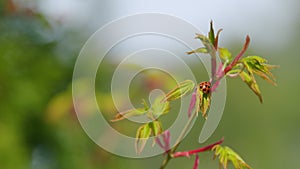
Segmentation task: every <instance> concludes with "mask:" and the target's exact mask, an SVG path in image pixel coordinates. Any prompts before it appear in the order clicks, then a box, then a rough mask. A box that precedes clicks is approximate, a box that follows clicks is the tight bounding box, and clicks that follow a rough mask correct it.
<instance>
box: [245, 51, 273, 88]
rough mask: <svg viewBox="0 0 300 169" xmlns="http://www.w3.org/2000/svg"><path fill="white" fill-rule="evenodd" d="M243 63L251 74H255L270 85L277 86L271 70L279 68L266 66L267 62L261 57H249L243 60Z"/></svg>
mask: <svg viewBox="0 0 300 169" xmlns="http://www.w3.org/2000/svg"><path fill="white" fill-rule="evenodd" d="M241 62H242V63H243V64H244V65H245V67H246V69H247V70H248V71H249V72H251V73H255V74H257V75H258V76H260V77H261V78H263V79H264V80H266V81H268V82H269V83H271V84H273V85H276V83H275V78H274V76H273V74H272V73H271V70H272V69H273V68H276V67H278V66H275V65H269V64H266V63H267V60H266V59H264V58H262V57H259V56H248V57H245V58H243V59H242V60H241Z"/></svg>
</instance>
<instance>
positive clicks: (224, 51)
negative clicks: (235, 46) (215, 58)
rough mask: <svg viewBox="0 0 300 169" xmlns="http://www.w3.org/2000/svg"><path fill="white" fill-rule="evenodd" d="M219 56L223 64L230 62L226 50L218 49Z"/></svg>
mask: <svg viewBox="0 0 300 169" xmlns="http://www.w3.org/2000/svg"><path fill="white" fill-rule="evenodd" d="M218 51H219V55H220V57H221V59H223V60H224V61H225V62H231V60H232V55H231V53H230V52H229V50H228V49H226V48H219V50H218Z"/></svg>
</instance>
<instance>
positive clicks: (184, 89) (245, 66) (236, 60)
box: [112, 22, 277, 169]
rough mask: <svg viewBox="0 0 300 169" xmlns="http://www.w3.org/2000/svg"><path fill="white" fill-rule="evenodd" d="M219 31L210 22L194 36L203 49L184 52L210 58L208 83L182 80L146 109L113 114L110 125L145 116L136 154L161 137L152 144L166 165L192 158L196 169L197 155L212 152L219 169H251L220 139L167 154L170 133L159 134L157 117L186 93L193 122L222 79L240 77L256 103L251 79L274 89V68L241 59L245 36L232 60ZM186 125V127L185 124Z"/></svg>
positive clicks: (250, 58)
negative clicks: (230, 168) (229, 166)
mask: <svg viewBox="0 0 300 169" xmlns="http://www.w3.org/2000/svg"><path fill="white" fill-rule="evenodd" d="M221 31H222V29H220V30H218V32H217V33H216V34H215V33H214V29H213V25H212V22H211V25H210V31H209V33H208V36H205V35H202V34H196V39H199V40H200V41H201V42H202V44H203V45H204V47H201V48H198V49H196V50H193V51H190V52H187V53H188V54H193V53H205V54H209V55H210V56H211V67H212V73H211V74H212V76H211V79H210V80H209V81H205V82H201V83H199V84H198V85H196V84H195V83H194V82H193V81H191V80H185V81H183V82H181V83H179V84H178V85H177V86H176V87H175V88H174V89H173V90H171V91H170V92H168V93H167V94H166V95H165V96H159V97H157V98H156V99H155V101H154V103H153V104H152V105H151V106H148V105H147V103H146V102H145V101H144V100H143V107H142V108H138V109H131V110H127V111H124V112H121V113H119V114H117V115H116V116H115V118H114V119H113V120H112V121H113V122H114V121H119V120H123V119H125V118H130V117H132V116H141V115H146V116H147V117H148V118H149V119H150V120H151V122H148V123H146V124H144V125H142V126H140V127H139V128H138V130H137V133H136V143H135V147H136V152H137V153H138V154H139V153H141V151H142V150H143V148H144V147H145V145H146V142H147V140H148V139H149V138H150V137H151V136H154V137H156V136H160V137H162V141H163V143H164V144H163V143H162V142H161V141H160V139H159V137H156V140H155V141H156V143H157V144H158V145H159V146H160V147H161V148H162V149H164V150H165V153H167V154H168V155H167V158H166V159H167V160H166V161H168V160H169V159H170V158H177V157H184V156H185V157H189V156H190V155H195V157H196V159H195V163H194V168H195V169H196V168H198V165H199V156H198V153H200V152H204V151H208V150H212V151H214V152H215V157H218V158H219V163H220V167H223V168H224V169H227V164H228V162H232V164H233V166H234V167H235V168H236V169H243V168H248V169H251V167H250V166H249V165H248V164H246V163H245V162H244V161H243V160H242V158H241V157H240V156H239V155H238V154H237V153H235V152H234V151H233V150H232V149H230V148H229V147H222V146H221V145H220V144H221V143H222V142H223V139H222V140H220V141H219V142H216V143H214V144H211V145H208V146H206V147H203V148H199V149H195V150H189V151H183V152H175V151H176V148H177V146H178V144H177V145H175V146H174V148H172V149H171V150H169V149H170V132H169V131H165V132H164V131H163V128H162V124H161V122H160V119H159V118H160V116H161V115H164V114H167V113H168V112H169V110H170V101H174V100H177V99H180V98H182V97H184V96H186V95H188V94H190V93H192V96H191V101H190V105H189V109H188V110H187V114H188V116H189V118H190V119H193V118H196V117H197V115H198V113H199V112H201V113H202V116H203V117H204V118H205V119H206V118H207V113H208V110H209V108H210V102H211V95H212V93H213V92H215V90H216V88H217V87H218V86H219V84H220V80H221V79H222V78H223V77H226V76H227V77H240V78H241V79H242V81H243V82H245V83H246V84H247V85H248V86H249V88H250V89H251V90H252V91H253V92H254V93H255V94H256V95H257V96H258V97H259V100H260V102H262V96H261V92H260V90H259V87H258V84H257V82H256V79H255V76H254V75H255V74H256V75H258V76H260V77H261V78H263V79H264V80H266V81H268V82H270V83H271V84H273V85H275V79H274V76H273V75H272V73H271V72H270V71H271V70H272V69H273V68H275V67H277V66H274V65H269V64H267V60H266V59H264V58H262V57H260V56H247V57H243V58H242V56H243V55H244V54H245V52H246V50H247V48H248V46H249V43H250V38H249V36H247V37H246V41H245V44H244V46H243V48H242V50H241V51H240V52H239V53H238V54H237V55H236V56H235V57H233V56H232V54H231V52H229V50H228V49H226V48H222V47H219V46H218V39H219V34H220V32H221ZM217 54H218V55H219V56H220V58H221V63H219V65H217V62H216V56H217ZM192 115H193V116H192ZM186 125H187V126H188V125H189V124H186ZM184 132H185V131H184V129H183V131H182V133H184ZM179 140H180V138H179ZM166 164H167V162H166V163H163V165H162V167H161V168H164V167H165V166H166Z"/></svg>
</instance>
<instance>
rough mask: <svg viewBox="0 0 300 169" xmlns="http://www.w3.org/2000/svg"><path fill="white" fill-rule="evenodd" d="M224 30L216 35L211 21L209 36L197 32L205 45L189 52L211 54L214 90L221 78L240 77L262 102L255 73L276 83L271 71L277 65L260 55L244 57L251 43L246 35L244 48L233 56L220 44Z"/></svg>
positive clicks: (197, 36)
mask: <svg viewBox="0 0 300 169" xmlns="http://www.w3.org/2000/svg"><path fill="white" fill-rule="evenodd" d="M221 31H222V29H220V30H219V31H218V32H217V34H216V35H214V29H213V26H212V22H211V27H210V32H209V34H208V36H207V37H206V36H205V35H202V34H196V38H197V39H200V40H201V42H202V43H203V45H204V47H201V48H198V49H196V50H193V51H191V52H187V53H188V54H193V53H206V54H209V55H210V56H211V58H212V59H211V62H212V79H211V82H212V85H213V86H212V89H211V90H212V91H214V90H215V89H216V88H217V87H218V85H219V83H220V80H221V79H222V78H223V77H224V76H227V77H240V78H241V79H242V80H243V82H245V83H246V84H247V85H248V86H249V88H250V89H251V90H252V91H253V92H254V93H255V94H256V95H257V96H258V97H259V100H260V102H262V95H261V92H260V90H259V87H258V84H257V82H256V79H255V76H254V74H256V75H258V76H260V77H262V78H263V79H264V80H266V81H268V82H270V83H271V84H273V85H276V83H275V78H274V76H273V75H272V73H271V72H270V71H271V70H272V69H273V68H275V67H277V66H274V65H269V64H267V60H266V59H264V58H262V57H260V56H247V57H244V58H242V56H243V55H244V54H245V52H246V50H247V48H248V46H249V43H250V37H249V36H247V37H246V41H245V44H244V46H243V48H242V50H241V51H240V52H239V53H238V54H237V55H236V56H235V57H233V56H232V54H231V53H230V52H229V50H228V49H226V48H222V47H219V46H218V39H219V34H220V32H221ZM217 53H218V54H219V56H220V58H221V61H222V62H221V63H220V64H219V65H217V64H216V54H217Z"/></svg>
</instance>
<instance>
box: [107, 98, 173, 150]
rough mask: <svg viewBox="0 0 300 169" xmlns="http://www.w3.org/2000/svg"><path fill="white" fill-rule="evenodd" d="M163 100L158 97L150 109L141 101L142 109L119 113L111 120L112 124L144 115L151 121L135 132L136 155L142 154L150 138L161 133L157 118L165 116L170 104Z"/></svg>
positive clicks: (160, 125)
mask: <svg viewBox="0 0 300 169" xmlns="http://www.w3.org/2000/svg"><path fill="white" fill-rule="evenodd" d="M163 98H164V97H162V96H158V97H157V98H156V99H155V101H154V103H153V104H152V105H151V107H149V106H148V104H147V103H146V101H145V100H143V102H142V104H143V107H142V108H137V109H130V110H127V111H124V112H120V113H119V114H117V115H116V116H115V117H114V119H113V120H111V121H112V122H116V121H119V120H123V119H125V118H130V117H132V116H142V115H146V116H147V117H148V118H149V119H150V120H151V122H148V123H146V124H144V125H142V126H140V127H139V128H138V130H137V132H136V142H135V148H136V152H137V153H138V154H140V153H141V152H142V150H143V149H144V147H145V145H146V142H147V140H148V139H149V137H150V136H158V135H160V134H161V133H162V131H163V129H162V124H161V122H160V120H159V117H160V116H161V115H164V114H167V113H168V112H169V110H170V103H169V102H168V101H163Z"/></svg>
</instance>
